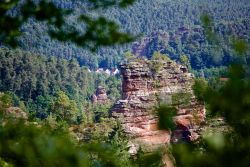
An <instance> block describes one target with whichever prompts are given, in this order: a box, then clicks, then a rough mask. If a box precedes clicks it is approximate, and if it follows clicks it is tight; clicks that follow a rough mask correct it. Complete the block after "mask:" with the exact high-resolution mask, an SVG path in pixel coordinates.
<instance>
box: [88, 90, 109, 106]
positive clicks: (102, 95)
mask: <svg viewBox="0 0 250 167" xmlns="http://www.w3.org/2000/svg"><path fill="white" fill-rule="evenodd" d="M91 100H92V103H94V104H106V103H107V102H109V99H108V96H107V93H106V90H105V88H104V87H102V86H99V87H98V88H97V90H96V93H95V94H93V95H92V97H91Z"/></svg>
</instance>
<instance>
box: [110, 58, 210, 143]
mask: <svg viewBox="0 0 250 167" xmlns="http://www.w3.org/2000/svg"><path fill="white" fill-rule="evenodd" d="M120 68H121V75H122V93H123V94H122V99H121V100H119V101H117V103H116V104H115V105H114V107H113V109H112V116H113V117H115V118H117V119H119V120H120V121H121V123H122V125H123V127H124V129H125V132H126V133H127V134H128V135H130V136H131V137H132V140H133V141H135V143H140V144H141V143H142V144H146V145H159V144H165V143H170V141H173V142H176V141H178V140H180V139H181V138H182V137H183V135H182V131H183V130H187V129H188V130H189V131H190V132H191V138H192V140H194V139H195V138H197V133H196V130H197V129H198V127H199V124H200V123H201V122H202V121H203V120H204V116H205V110H204V106H203V105H201V104H199V103H198V102H197V101H196V100H195V97H194V96H193V93H192V89H191V87H192V84H193V81H194V78H193V76H192V75H191V74H190V73H188V72H187V69H186V68H185V67H183V66H181V65H178V64H176V63H175V62H173V61H170V60H169V61H165V62H162V61H148V60H138V61H136V62H130V63H127V64H122V65H120ZM177 93H182V94H184V93H185V94H190V101H189V104H188V105H185V106H182V105H178V106H176V108H177V109H178V115H177V116H176V117H175V118H174V122H175V123H176V125H177V127H178V128H177V129H176V130H175V131H174V132H172V134H170V132H168V131H160V130H158V129H157V116H156V115H155V114H153V111H154V107H155V106H157V105H158V104H159V103H167V104H171V103H172V101H173V99H172V97H173V96H174V95H175V94H177Z"/></svg>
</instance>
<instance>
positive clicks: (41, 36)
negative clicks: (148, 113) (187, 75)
mask: <svg viewBox="0 0 250 167" xmlns="http://www.w3.org/2000/svg"><path fill="white" fill-rule="evenodd" d="M0 15H1V18H0V23H1V25H0V30H1V32H0V166H3V167H16V166H27V167H33V166H38V167H39V166H41V167H42V166H48V167H50V166H51V167H54V166H62V167H71V166H75V167H78V166H79V167H85V166H86V167H88V166H98V167H99V166H100V167H105V166H107V167H111V166H117V167H120V166H126V167H129V166H131V167H134V166H135V167H137V166H138V167H140V166H145V167H146V166H164V164H163V162H162V157H163V156H164V155H166V154H167V155H169V156H170V157H171V158H172V159H171V160H172V163H173V164H174V165H175V166H180V167H181V166H184V167H192V166H209V167H210V166H218V167H221V166H232V167H233V166H242V167H248V166H249V161H250V152H249V150H250V142H249V141H250V135H249V134H250V129H249V127H250V95H249V93H250V81H249V76H250V49H249V48H250V47H249V43H250V20H249V19H250V3H249V2H248V0H241V1H235V0H203V1H200V0H188V1H184V0H175V1H172V0H165V1H164V0H105V1H102V0H86V1H68V0H52V1H45V0H41V1H32V0H27V1H22V2H21V1H18V0H13V1H12V0H11V1H6V2H0ZM19 15H20V16H19ZM79 18H80V22H79ZM135 37H137V38H136V40H135V41H134V42H133V43H127V42H131V41H132V40H134V39H135ZM118 44H119V45H118ZM120 44H122V45H120ZM10 46H18V48H15V49H14V48H11V47H10ZM137 58H139V59H143V58H148V59H152V60H154V59H159V58H160V59H162V60H163V59H173V60H175V61H177V62H178V63H181V64H182V65H184V66H186V67H187V68H188V70H189V71H191V72H192V73H194V74H195V76H196V77H197V79H196V81H195V84H194V85H193V91H194V93H195V95H196V97H197V99H198V100H199V101H200V102H201V103H204V104H205V106H206V109H207V122H209V121H211V120H212V119H213V118H217V117H219V118H221V117H222V118H223V119H224V120H225V126H227V127H228V129H229V130H222V131H220V130H218V129H219V128H218V129H216V128H217V125H216V124H215V125H214V124H212V125H211V126H210V127H213V128H214V129H216V130H217V131H219V133H214V132H212V131H211V129H208V131H205V132H204V133H203V134H202V136H201V138H200V140H199V141H198V142H197V143H185V142H183V143H178V144H173V145H170V146H167V147H163V148H161V149H159V150H157V151H156V152H153V153H150V154H149V153H144V152H142V151H141V150H139V153H138V154H137V155H136V156H131V155H129V153H128V144H129V137H128V136H126V135H125V133H124V129H123V128H122V127H121V125H120V122H118V121H117V120H115V119H113V118H111V117H110V113H109V111H110V109H111V108H112V105H113V104H114V102H115V101H116V100H117V99H118V98H119V97H120V96H121V93H122V92H121V79H120V77H119V75H113V76H110V75H107V74H105V73H96V72H94V71H95V70H96V69H97V68H98V67H102V68H105V69H106V68H108V69H112V68H117V67H118V64H119V63H120V62H123V61H133V60H134V59H137ZM160 65H161V64H154V67H155V70H157V68H159V66H160ZM89 69H90V70H91V71H90V70H89ZM98 86H103V87H104V88H105V89H106V91H107V95H108V98H109V100H110V101H109V102H108V103H105V104H93V103H92V102H91V96H92V95H93V94H94V93H95V92H96V89H97V88H98ZM176 96H177V97H175V98H176V99H174V100H175V101H176V103H177V104H178V105H179V103H182V102H183V101H186V99H185V98H184V97H182V96H181V94H180V95H178V94H177V95H176ZM187 99H188V98H187ZM157 107H158V108H157V109H158V113H159V116H160V118H159V123H158V125H159V127H158V128H160V129H166V130H174V129H173V128H174V126H173V120H172V117H173V116H175V115H174V112H173V111H175V108H174V107H172V106H157ZM8 114H9V115H8ZM18 114H19V115H18ZM207 122H206V123H207ZM206 126H208V125H204V127H206Z"/></svg>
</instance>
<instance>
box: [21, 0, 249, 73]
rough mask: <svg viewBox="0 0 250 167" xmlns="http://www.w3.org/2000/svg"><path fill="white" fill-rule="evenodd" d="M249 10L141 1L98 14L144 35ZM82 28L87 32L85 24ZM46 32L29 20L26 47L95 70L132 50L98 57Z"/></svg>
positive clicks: (222, 4)
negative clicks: (201, 17)
mask: <svg viewBox="0 0 250 167" xmlns="http://www.w3.org/2000/svg"><path fill="white" fill-rule="evenodd" d="M53 2H55V3H56V4H57V5H59V6H61V7H63V8H76V11H82V10H84V9H85V6H84V5H83V3H79V2H78V1H73V2H71V1H65V0H54V1H53ZM249 8H250V5H249V3H248V0H242V1H235V0H223V1H221V0H212V1H211V0H204V1H202V2H201V1H199V0H188V1H186V0H176V1H172V0H164V1H163V0H138V1H137V2H136V3H135V4H134V5H132V6H130V7H129V8H127V9H126V10H121V9H108V10H105V11H102V10H99V11H98V12H99V14H101V15H103V14H104V15H106V16H108V17H109V18H110V19H114V20H115V21H117V22H118V23H119V24H120V25H121V28H122V29H123V30H124V31H126V32H131V33H134V34H142V35H143V36H144V35H149V34H151V33H152V32H154V31H158V30H163V31H166V32H170V31H177V30H178V28H180V27H187V28H193V27H194V26H197V25H200V24H201V23H200V15H201V14H202V13H203V12H206V13H208V14H209V15H211V16H212V17H213V18H214V19H215V22H223V21H225V22H227V21H230V22H234V21H238V20H241V19H245V18H250V12H249V11H250V10H249ZM76 15H77V13H76ZM68 21H69V22H70V23H71V24H75V23H76V20H75V17H74V15H71V16H70V17H69V18H68ZM237 24H238V23H237ZM78 28H79V29H84V27H83V26H81V25H79V26H78ZM45 29H46V27H44V26H43V24H41V23H35V22H34V21H33V20H29V21H28V23H27V24H26V25H25V26H23V28H22V31H23V32H24V33H25V35H24V36H23V37H22V38H21V39H20V44H21V46H22V48H23V49H25V50H28V51H31V52H33V53H40V54H45V55H48V56H57V57H63V58H66V59H71V58H73V57H74V58H76V59H77V60H78V61H79V63H80V65H86V66H89V67H90V68H92V69H93V68H96V67H98V66H101V67H114V66H116V65H117V62H119V61H120V60H121V59H122V53H123V51H124V50H129V49H130V47H131V45H130V44H128V45H126V46H119V47H114V48H101V49H100V50H99V51H98V52H97V53H96V54H93V53H90V52H88V51H86V50H84V49H82V48H79V47H77V46H75V45H74V44H70V43H61V42H58V41H52V40H51V39H50V38H49V36H48V35H46V34H44V30H45ZM233 29H238V27H237V26H236V27H233ZM242 30H243V29H242ZM219 31H223V30H219ZM239 31H241V29H239ZM248 31H249V29H248Z"/></svg>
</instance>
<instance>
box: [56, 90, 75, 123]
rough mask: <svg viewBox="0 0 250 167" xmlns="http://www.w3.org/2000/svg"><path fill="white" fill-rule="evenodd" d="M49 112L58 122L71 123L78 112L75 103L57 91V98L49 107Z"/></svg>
mask: <svg viewBox="0 0 250 167" xmlns="http://www.w3.org/2000/svg"><path fill="white" fill-rule="evenodd" d="M51 112H52V114H53V115H55V116H56V118H57V119H58V120H64V121H67V122H72V121H73V119H74V118H75V117H76V114H77V112H79V111H78V109H77V106H76V102H75V101H73V100H69V97H68V96H67V95H66V94H65V93H64V92H62V91H59V92H58V94H57V98H56V99H55V101H54V103H53V104H52V106H51Z"/></svg>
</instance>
